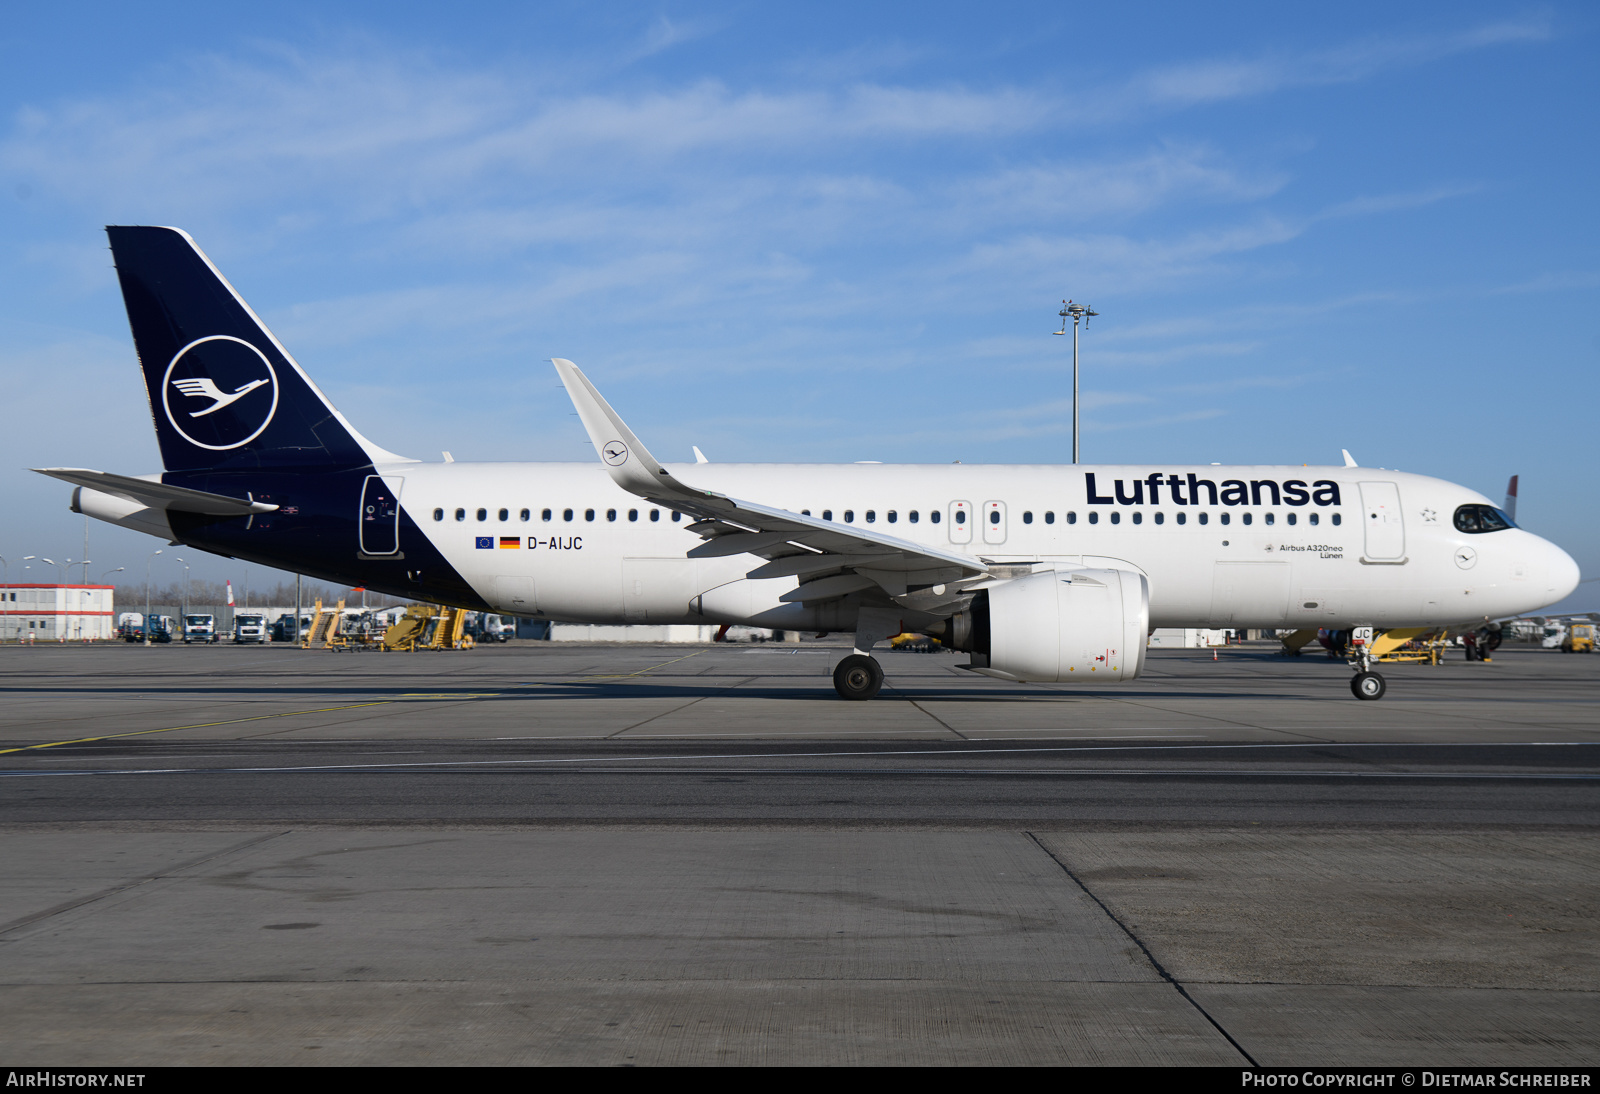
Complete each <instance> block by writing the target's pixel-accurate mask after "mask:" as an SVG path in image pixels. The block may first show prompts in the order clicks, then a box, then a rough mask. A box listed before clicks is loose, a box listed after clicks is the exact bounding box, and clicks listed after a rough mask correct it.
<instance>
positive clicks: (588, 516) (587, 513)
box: [583, 509, 594, 520]
mask: <svg viewBox="0 0 1600 1094" xmlns="http://www.w3.org/2000/svg"><path fill="white" fill-rule="evenodd" d="M583 519H584V520H593V519H594V510H593V509H585V510H584V511H583Z"/></svg>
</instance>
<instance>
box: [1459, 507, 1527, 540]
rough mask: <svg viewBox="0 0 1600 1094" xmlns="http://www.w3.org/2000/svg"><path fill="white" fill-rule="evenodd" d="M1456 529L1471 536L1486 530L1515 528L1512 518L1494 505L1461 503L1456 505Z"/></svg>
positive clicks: (1495, 530)
mask: <svg viewBox="0 0 1600 1094" xmlns="http://www.w3.org/2000/svg"><path fill="white" fill-rule="evenodd" d="M1455 522H1456V531H1458V532H1465V533H1466V534H1467V535H1469V536H1476V535H1482V534H1483V533H1484V532H1503V531H1505V530H1506V529H1507V528H1515V527H1516V525H1515V524H1513V523H1512V521H1511V518H1510V517H1508V516H1506V515H1505V514H1504V513H1502V512H1501V511H1500V510H1498V509H1496V508H1495V507H1494V506H1492V505H1461V506H1457V507H1456V515H1455Z"/></svg>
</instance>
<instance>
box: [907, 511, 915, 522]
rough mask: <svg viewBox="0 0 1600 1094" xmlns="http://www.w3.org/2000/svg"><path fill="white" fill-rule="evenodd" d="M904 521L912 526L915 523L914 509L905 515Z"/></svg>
mask: <svg viewBox="0 0 1600 1094" xmlns="http://www.w3.org/2000/svg"><path fill="white" fill-rule="evenodd" d="M906 519H907V520H909V521H910V522H911V523H912V524H915V523H917V511H916V510H915V509H913V510H911V512H909V513H907V514H906Z"/></svg>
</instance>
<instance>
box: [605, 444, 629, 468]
mask: <svg viewBox="0 0 1600 1094" xmlns="http://www.w3.org/2000/svg"><path fill="white" fill-rule="evenodd" d="M600 455H601V456H602V457H603V458H604V459H605V461H606V463H608V464H610V465H611V466H612V467H621V466H622V465H623V464H625V463H627V462H628V446H627V445H625V444H623V443H622V442H621V441H607V442H606V443H605V445H604V446H602V447H601V449H600Z"/></svg>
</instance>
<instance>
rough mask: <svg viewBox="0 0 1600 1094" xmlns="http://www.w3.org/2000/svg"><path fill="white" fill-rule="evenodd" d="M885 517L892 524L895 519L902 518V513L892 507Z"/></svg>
mask: <svg viewBox="0 0 1600 1094" xmlns="http://www.w3.org/2000/svg"><path fill="white" fill-rule="evenodd" d="M885 519H887V520H888V522H889V523H890V524H893V523H894V522H895V521H897V520H899V519H900V514H899V513H896V512H895V511H894V510H893V509H891V510H889V512H888V514H887V515H886V517H885Z"/></svg>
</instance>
